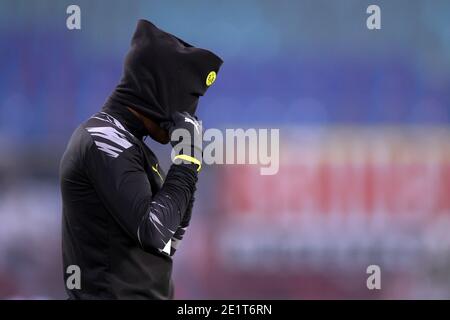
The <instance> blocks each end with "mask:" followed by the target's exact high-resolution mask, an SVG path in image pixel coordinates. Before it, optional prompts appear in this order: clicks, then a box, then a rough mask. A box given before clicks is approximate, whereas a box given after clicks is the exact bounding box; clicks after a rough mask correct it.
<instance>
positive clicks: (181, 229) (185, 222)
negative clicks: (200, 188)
mask: <svg viewBox="0 0 450 320" xmlns="http://www.w3.org/2000/svg"><path fill="white" fill-rule="evenodd" d="M194 193H195V189H194ZM194 201H195V197H194V194H192V196H191V199H190V200H189V204H188V207H187V209H186V212H185V214H184V216H183V218H182V219H181V223H180V225H179V226H178V228H177V230H176V231H175V234H174V235H173V237H172V241H171V247H172V248H171V250H170V255H171V256H173V255H174V254H175V252H176V251H177V249H178V247H179V245H180V243H181V240H183V238H184V235H185V233H186V230H187V227H189V224H190V223H191V217H192V208H193V206H194Z"/></svg>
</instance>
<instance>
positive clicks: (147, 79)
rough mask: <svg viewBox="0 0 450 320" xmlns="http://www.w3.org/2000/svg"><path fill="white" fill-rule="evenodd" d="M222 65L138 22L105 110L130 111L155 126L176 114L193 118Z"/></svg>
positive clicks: (213, 57) (211, 55)
mask: <svg viewBox="0 0 450 320" xmlns="http://www.w3.org/2000/svg"><path fill="white" fill-rule="evenodd" d="M221 65H222V59H220V58H219V57H218V56H217V55H215V54H214V53H212V52H210V51H208V50H205V49H200V48H196V47H193V46H192V45H190V44H188V43H186V42H185V41H183V40H181V39H179V38H177V37H175V36H174V35H172V34H170V33H167V32H165V31H163V30H161V29H159V28H157V27H156V26H155V25H154V24H152V23H151V22H149V21H147V20H139V21H138V23H137V27H136V31H135V32H134V35H133V39H132V40H131V48H130V50H129V52H128V54H127V56H126V59H125V64H124V70H123V77H122V80H121V81H120V84H119V85H118V86H117V87H116V89H115V90H114V92H113V93H112V95H111V96H110V98H109V100H108V102H107V103H106V105H105V107H108V105H109V106H110V105H111V104H113V105H117V104H119V105H122V106H124V107H131V108H133V109H135V110H136V111H138V112H139V113H141V114H143V115H145V116H147V117H149V118H150V119H152V120H154V121H155V122H157V123H158V124H159V123H161V122H164V121H168V120H170V119H171V114H172V113H173V112H176V111H180V112H183V111H187V112H189V113H191V114H195V111H196V108H197V104H198V100H199V97H200V96H202V95H204V94H205V92H206V90H207V89H208V87H209V86H211V85H212V83H213V82H214V80H215V77H216V75H217V73H218V71H219V68H220V66H221Z"/></svg>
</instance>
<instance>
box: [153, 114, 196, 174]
mask: <svg viewBox="0 0 450 320" xmlns="http://www.w3.org/2000/svg"><path fill="white" fill-rule="evenodd" d="M161 127H162V128H163V129H166V130H167V131H168V132H169V136H170V143H171V144H172V159H173V162H174V163H175V164H179V163H184V164H188V165H192V164H194V165H196V170H197V172H199V171H200V169H201V167H202V126H201V123H200V122H199V121H198V119H197V117H195V116H191V115H190V114H189V113H187V112H183V113H181V112H175V113H174V114H172V121H171V122H163V123H161Z"/></svg>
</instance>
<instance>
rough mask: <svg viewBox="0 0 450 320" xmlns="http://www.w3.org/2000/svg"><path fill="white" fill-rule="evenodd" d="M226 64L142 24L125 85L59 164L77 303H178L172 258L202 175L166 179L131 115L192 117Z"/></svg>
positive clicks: (191, 171) (179, 170)
mask: <svg viewBox="0 0 450 320" xmlns="http://www.w3.org/2000/svg"><path fill="white" fill-rule="evenodd" d="M221 63H222V61H221V60H220V58H218V57H217V56H215V55H214V54H213V53H211V52H209V51H207V50H204V49H199V48H194V47H192V46H191V45H189V44H187V43H185V42H184V41H182V40H180V39H178V38H176V37H174V36H172V35H170V34H168V33H166V32H164V31H162V30H160V29H158V28H156V27H155V26H154V25H153V24H151V23H150V22H148V21H143V20H140V21H139V22H138V26H137V29H136V32H135V34H134V36H133V40H132V47H131V49H130V52H129V54H128V55H127V58H126V61H125V67H124V75H123V78H122V80H121V82H120V84H119V85H118V86H117V88H116V89H115V90H114V92H113V93H112V95H111V96H110V98H109V99H108V101H107V103H106V105H105V106H104V108H103V111H102V112H99V113H97V114H95V115H93V116H92V117H91V118H90V119H88V120H87V121H86V122H84V123H83V124H81V125H80V126H79V127H78V128H77V129H76V130H75V132H74V133H73V135H72V137H71V139H70V141H69V144H68V146H67V149H66V151H65V153H64V155H63V157H62V159H61V164H60V184H61V193H62V203H63V222H62V232H63V235H62V236H63V266H64V276H65V280H67V278H68V276H69V274H67V273H66V270H67V268H68V267H69V266H71V265H76V266H78V267H79V268H80V270H81V288H80V289H68V288H66V291H67V293H68V295H69V297H70V298H73V299H78V298H81V299H103V298H105V299H170V298H172V296H173V286H172V284H171V272H172V258H171V255H172V254H173V253H174V251H175V248H176V245H177V244H178V242H179V241H180V240H181V239H182V237H183V234H184V232H185V230H186V227H187V225H188V224H189V218H190V215H191V209H192V204H193V194H194V191H195V184H196V181H197V172H196V170H195V166H193V167H194V168H192V166H190V165H186V164H181V165H175V164H173V165H172V166H171V168H170V170H169V171H168V173H167V176H164V173H163V172H162V171H161V168H160V166H159V163H158V159H157V158H156V156H155V155H154V154H153V152H152V151H151V150H150V149H149V148H148V147H147V146H146V145H145V143H144V142H143V141H142V138H143V136H145V135H146V130H145V128H144V127H143V124H142V123H141V122H140V120H138V119H137V118H136V117H135V116H134V115H133V114H132V113H131V112H130V111H129V110H128V109H127V107H131V108H133V109H135V110H136V111H138V112H140V113H141V114H144V115H145V116H147V117H149V118H151V119H153V120H154V121H155V122H157V123H160V122H162V121H167V120H170V116H171V113H173V112H174V111H188V112H190V113H194V112H195V109H196V107H197V102H198V98H199V96H201V95H203V94H204V92H205V91H206V88H207V87H209V86H210V85H211V84H212V82H213V81H214V79H215V74H216V72H218V70H219V67H220V65H221ZM208 71H209V72H208ZM211 72H214V77H213V79H212V81H211V79H209V76H210V73H211Z"/></svg>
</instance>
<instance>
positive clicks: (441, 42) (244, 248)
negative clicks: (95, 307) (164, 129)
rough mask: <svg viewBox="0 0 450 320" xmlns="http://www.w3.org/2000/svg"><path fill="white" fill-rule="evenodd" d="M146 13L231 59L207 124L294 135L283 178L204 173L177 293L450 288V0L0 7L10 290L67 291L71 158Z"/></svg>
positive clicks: (2, 205)
mask: <svg viewBox="0 0 450 320" xmlns="http://www.w3.org/2000/svg"><path fill="white" fill-rule="evenodd" d="M70 4H77V5H79V6H80V8H81V30H68V29H67V28H66V19H67V17H68V15H67V14H66V8H67V7H68V6H69V5H70ZM370 4H377V5H379V6H380V7H381V25H382V28H381V30H368V29H367V27H366V19H367V17H368V14H367V13H366V8H367V7H368V6H369V5H370ZM140 18H145V19H148V20H150V21H152V22H154V23H155V24H156V25H157V26H159V27H160V28H162V29H164V30H167V31H168V32H171V33H173V34H175V35H177V36H179V37H180V38H182V39H184V40H186V41H188V42H190V43H192V44H194V45H196V46H200V47H204V48H208V49H210V50H212V51H214V52H216V53H217V54H218V55H219V56H221V57H222V58H223V60H224V61H225V63H224V65H223V67H222V69H221V71H220V73H219V76H218V79H217V81H216V82H215V84H214V86H213V87H212V88H211V89H210V90H209V91H208V93H207V95H206V96H205V97H203V98H202V100H201V102H200V106H199V109H198V113H199V117H200V118H201V119H202V120H203V121H204V125H205V126H206V127H218V128H222V129H224V128H250V127H256V128H279V129H280V137H281V155H280V157H281V165H280V171H279V173H278V174H277V175H274V176H260V175H259V174H258V172H259V170H258V168H255V166H243V165H216V166H209V167H207V168H205V170H204V172H202V176H201V178H200V185H199V196H198V200H197V203H196V205H195V212H194V218H193V222H192V227H191V228H190V230H188V234H187V236H186V238H185V240H184V242H183V244H182V247H181V248H180V250H179V252H178V253H177V256H176V257H175V274H174V278H175V283H176V297H177V298H209V299H213V298H342V299H345V298H450V272H449V270H450V255H449V253H450V236H449V234H448V230H449V227H450V216H449V215H450V199H449V198H450V145H449V141H450V140H449V138H450V131H449V129H448V125H449V121H450V19H449V18H450V2H449V1H446V0H434V1H425V0H420V1H419V0H408V1H407V0H396V1H375V0H374V1H365V0H342V1H332V0H316V1H312V0H300V1H293V0H292V1H287V0H284V1H264V0H247V1H214V2H213V1H189V2H186V1H117V0H116V1H103V0H96V1H81V0H79V1H76V2H71V1H70V2H69V1H45V0H41V1H25V0H18V1H12V0H1V1H0V150H1V153H0V154H1V156H0V298H27V299H28V298H65V293H64V283H63V280H62V266H61V261H60V260H61V252H60V219H61V203H60V195H59V187H58V177H57V174H58V162H59V159H60V157H61V155H62V152H63V151H64V148H65V144H66V142H67V141H68V139H69V137H70V135H71V133H72V131H73V130H74V129H75V128H76V127H77V126H78V124H79V123H80V122H82V121H84V120H85V119H87V118H88V117H89V116H90V115H92V114H93V113H95V112H96V111H97V110H99V108H100V107H101V106H102V104H103V103H104V101H105V99H106V98H107V97H108V95H109V94H110V92H111V91H112V89H113V88H114V87H115V85H116V84H117V82H118V81H119V79H120V76H121V69H122V60H123V58H124V56H125V54H126V52H127V50H128V47H129V43H130V38H131V35H132V32H133V30H134V28H135V25H136V22H137V20H138V19H140ZM149 140H150V139H148V140H147V142H148V144H149V145H150V146H151V148H152V149H154V150H156V152H157V154H158V155H159V157H160V159H161V161H162V162H163V163H164V164H165V168H166V169H167V168H168V166H169V149H168V148H167V147H166V146H159V145H157V144H156V143H154V142H151V141H149ZM371 264H376V265H379V266H380V267H381V270H382V289H381V290H375V291H371V290H368V289H367V287H366V278H367V276H368V275H367V274H366V267H367V266H368V265H371Z"/></svg>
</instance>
